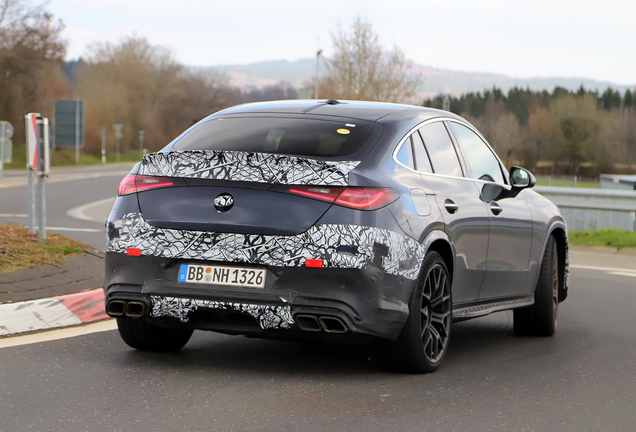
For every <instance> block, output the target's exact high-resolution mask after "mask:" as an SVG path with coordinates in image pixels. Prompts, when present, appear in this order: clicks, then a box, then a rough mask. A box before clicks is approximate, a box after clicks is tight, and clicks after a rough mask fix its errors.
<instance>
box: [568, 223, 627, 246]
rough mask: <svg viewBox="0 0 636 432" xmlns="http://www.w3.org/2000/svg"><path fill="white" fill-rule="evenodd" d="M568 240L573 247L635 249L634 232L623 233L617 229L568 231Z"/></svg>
mask: <svg viewBox="0 0 636 432" xmlns="http://www.w3.org/2000/svg"><path fill="white" fill-rule="evenodd" d="M568 238H569V240H570V244H573V245H583V246H607V247H615V248H618V249H621V248H636V231H623V230H619V229H617V228H609V229H600V230H598V231H570V232H568Z"/></svg>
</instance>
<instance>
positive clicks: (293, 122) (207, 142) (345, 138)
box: [173, 117, 373, 157]
mask: <svg viewBox="0 0 636 432" xmlns="http://www.w3.org/2000/svg"><path fill="white" fill-rule="evenodd" d="M371 135H373V130H372V129H371V128H368V127H364V126H360V125H357V124H355V123H347V122H344V121H343V122H338V121H328V120H315V119H298V118H261V117H258V118H254V117H244V118H225V119H212V120H208V121H206V122H204V123H201V124H200V125H198V126H197V127H195V128H194V129H192V131H190V132H189V133H188V134H187V135H185V136H184V137H183V138H181V139H180V140H179V141H177V142H176V143H175V145H174V146H173V148H174V149H175V150H231V151H245V152H255V153H278V154H290V155H298V156H310V157H311V156H318V157H334V156H351V155H353V154H355V153H357V152H358V150H360V149H361V148H362V146H363V145H364V144H365V143H366V142H367V141H368V140H369V138H371Z"/></svg>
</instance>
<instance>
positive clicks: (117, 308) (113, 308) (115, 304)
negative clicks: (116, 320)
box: [106, 300, 126, 317]
mask: <svg viewBox="0 0 636 432" xmlns="http://www.w3.org/2000/svg"><path fill="white" fill-rule="evenodd" d="M125 308H126V303H125V302H124V301H122V300H111V301H110V302H108V305H106V313H107V314H108V315H109V316H112V317H120V316H123V315H124V309H125Z"/></svg>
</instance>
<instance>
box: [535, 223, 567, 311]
mask: <svg viewBox="0 0 636 432" xmlns="http://www.w3.org/2000/svg"><path fill="white" fill-rule="evenodd" d="M550 236H554V238H555V239H556V241H557V252H558V254H559V261H560V262H562V263H563V265H562V266H561V267H560V268H559V302H562V301H563V300H565V299H566V297H567V296H568V286H569V279H570V253H569V242H568V229H567V226H566V225H565V222H564V221H563V220H555V221H553V222H552V223H551V224H550V227H549V228H548V233H547V235H546V236H545V238H544V239H543V246H542V247H541V256H540V257H539V261H538V262H539V263H542V262H543V257H544V256H545V252H546V248H547V247H548V240H549V239H550ZM540 276H541V271H540V270H539V271H538V272H537V274H536V276H535V280H534V287H535V290H536V286H537V284H538V283H539V277H540Z"/></svg>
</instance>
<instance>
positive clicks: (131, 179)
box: [118, 174, 174, 196]
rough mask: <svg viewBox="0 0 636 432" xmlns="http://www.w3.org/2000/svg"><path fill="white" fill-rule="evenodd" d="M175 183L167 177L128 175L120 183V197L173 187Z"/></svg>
mask: <svg viewBox="0 0 636 432" xmlns="http://www.w3.org/2000/svg"><path fill="white" fill-rule="evenodd" d="M173 184H174V183H173V182H172V180H171V179H169V178H166V177H153V176H144V175H134V174H128V175H127V176H126V177H124V178H123V180H122V181H121V183H119V191H118V195H119V196H122V195H128V194H131V193H134V192H141V191H143V190H147V189H155V188H160V187H167V186H172V185H173Z"/></svg>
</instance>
